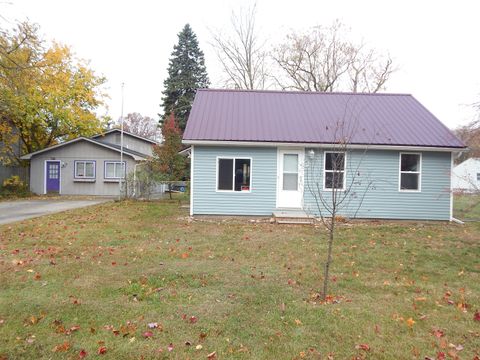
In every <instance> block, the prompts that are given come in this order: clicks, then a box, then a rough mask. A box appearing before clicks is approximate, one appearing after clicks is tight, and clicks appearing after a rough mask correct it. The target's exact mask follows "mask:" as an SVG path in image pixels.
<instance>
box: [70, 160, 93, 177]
mask: <svg viewBox="0 0 480 360" xmlns="http://www.w3.org/2000/svg"><path fill="white" fill-rule="evenodd" d="M75 179H95V161H93V160H75Z"/></svg>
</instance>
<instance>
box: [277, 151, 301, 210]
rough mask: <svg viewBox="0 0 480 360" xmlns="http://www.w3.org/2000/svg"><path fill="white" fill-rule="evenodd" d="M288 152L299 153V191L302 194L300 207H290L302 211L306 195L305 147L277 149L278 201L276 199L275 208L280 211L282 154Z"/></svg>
mask: <svg viewBox="0 0 480 360" xmlns="http://www.w3.org/2000/svg"><path fill="white" fill-rule="evenodd" d="M288 151H294V152H298V153H299V158H298V165H299V169H298V189H299V191H300V192H301V197H302V199H301V201H300V207H290V208H291V209H301V208H303V201H304V194H305V188H304V185H305V148H303V147H278V148H277V191H276V199H275V207H276V208H277V209H278V208H280V207H279V206H278V203H279V198H280V191H281V189H280V183H281V181H280V176H282V174H281V173H280V170H283V166H282V154H283V153H284V152H288ZM282 208H289V207H286V206H282Z"/></svg>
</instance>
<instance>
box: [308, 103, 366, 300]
mask: <svg viewBox="0 0 480 360" xmlns="http://www.w3.org/2000/svg"><path fill="white" fill-rule="evenodd" d="M346 113H347V112H345V114H346ZM355 124H356V121H346V120H345V116H344V119H341V120H338V121H337V123H336V126H335V127H334V128H333V129H331V128H326V129H325V131H327V132H328V131H330V132H332V139H333V141H332V146H331V147H330V148H328V149H315V148H312V149H309V150H308V151H307V155H308V156H307V160H306V165H305V183H306V188H307V191H308V193H309V194H310V195H311V198H312V199H313V200H311V201H310V202H309V203H306V204H305V205H304V208H305V211H306V212H307V213H313V214H314V215H318V216H319V217H320V220H321V222H322V224H323V225H324V227H325V228H326V230H327V232H328V237H327V256H326V259H325V262H324V277H323V289H322V293H321V297H322V300H323V301H325V300H326V297H327V295H328V284H329V277H330V267H331V264H332V262H333V245H334V243H335V240H336V238H337V228H338V226H339V224H340V223H344V222H346V221H347V219H354V218H356V217H357V215H358V212H359V210H360V208H361V207H362V205H363V202H364V199H365V196H366V194H367V192H368V191H369V190H371V189H373V188H374V182H373V180H371V178H370V176H369V174H368V172H367V171H365V169H362V163H363V160H364V158H365V156H366V153H367V150H368V146H367V145H366V146H365V147H364V149H363V150H358V149H357V150H352V146H351V144H352V136H353V135H354V134H355V133H356V132H357V131H358V129H357V128H356V125H355Z"/></svg>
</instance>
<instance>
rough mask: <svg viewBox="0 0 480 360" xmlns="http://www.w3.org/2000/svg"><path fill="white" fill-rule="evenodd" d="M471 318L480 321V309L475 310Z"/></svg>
mask: <svg viewBox="0 0 480 360" xmlns="http://www.w3.org/2000/svg"><path fill="white" fill-rule="evenodd" d="M473 320H475V321H480V311H478V310H477V311H476V312H475V314H473Z"/></svg>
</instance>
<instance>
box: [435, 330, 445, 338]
mask: <svg viewBox="0 0 480 360" xmlns="http://www.w3.org/2000/svg"><path fill="white" fill-rule="evenodd" d="M432 334H433V335H434V336H435V337H437V338H441V337H443V336H444V335H445V333H444V332H443V331H442V330H439V329H435V330H433V331H432Z"/></svg>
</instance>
